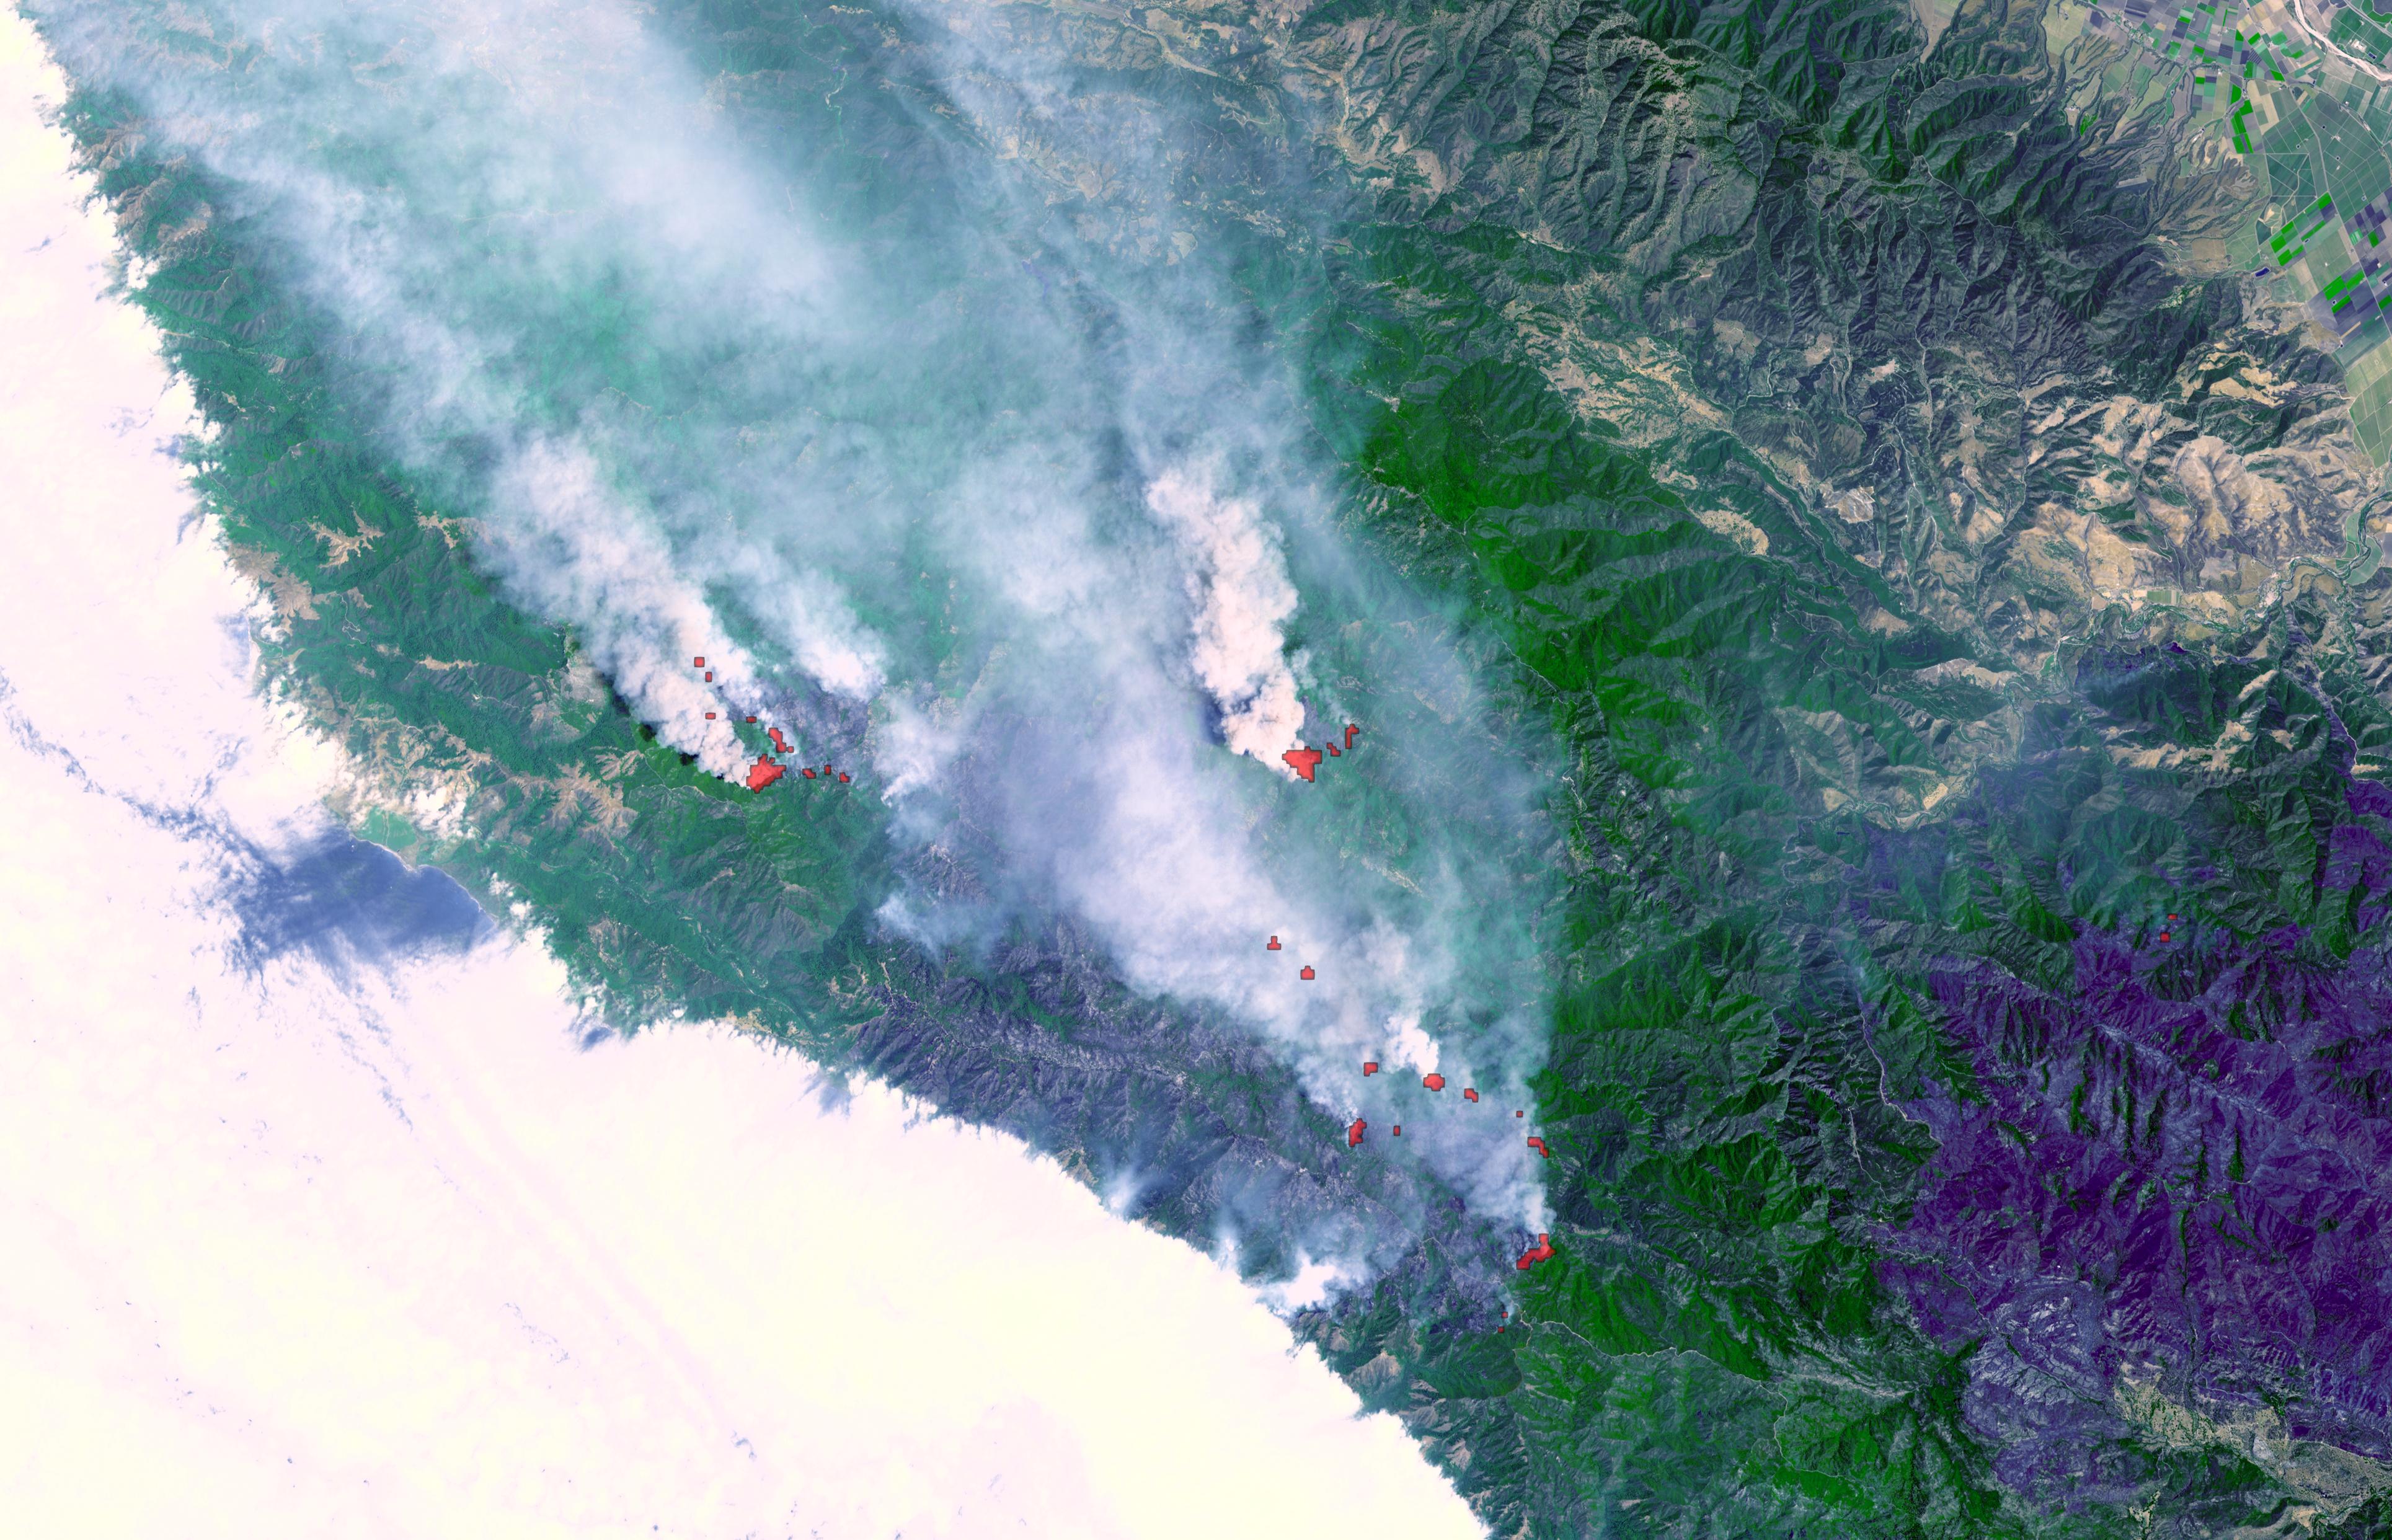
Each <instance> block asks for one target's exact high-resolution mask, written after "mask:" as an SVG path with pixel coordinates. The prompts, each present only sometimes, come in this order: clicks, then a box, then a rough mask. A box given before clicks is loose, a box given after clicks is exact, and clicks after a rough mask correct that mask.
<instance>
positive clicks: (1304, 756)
mask: <svg viewBox="0 0 2392 1540" xmlns="http://www.w3.org/2000/svg"><path fill="white" fill-rule="evenodd" d="M1280 758H1281V759H1284V760H1285V761H1287V768H1288V769H1290V770H1293V771H1295V773H1296V774H1298V775H1300V776H1302V777H1304V778H1305V779H1306V781H1309V780H1311V779H1312V772H1313V770H1315V769H1316V768H1317V767H1318V766H1319V763H1320V751H1319V749H1317V748H1292V749H1289V750H1288V751H1287V752H1286V753H1285V754H1282V755H1280Z"/></svg>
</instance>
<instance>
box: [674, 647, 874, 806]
mask: <svg viewBox="0 0 2392 1540" xmlns="http://www.w3.org/2000/svg"><path fill="white" fill-rule="evenodd" d="M689 661H690V666H692V667H695V668H696V669H697V670H698V671H699V672H700V673H702V674H704V675H705V676H706V682H707V683H708V684H712V683H713V682H714V671H713V670H712V669H710V668H708V667H707V666H706V659H705V658H703V657H694V658H692V659H690V660H689ZM706 719H707V720H708V721H709V722H710V721H712V720H714V719H715V713H713V712H711V711H709V712H708V713H707V714H706ZM747 722H748V725H749V726H751V727H752V726H754V725H755V722H756V718H753V717H750V718H747ZM764 732H765V735H766V736H768V737H770V738H771V739H772V740H773V748H775V749H777V750H779V751H780V752H781V753H782V754H785V755H786V754H792V753H795V752H796V751H795V750H793V749H791V748H790V747H789V741H788V740H787V739H786V738H784V737H782V736H781V730H780V729H779V728H777V727H768V728H766V729H765V730H764ZM788 772H789V767H787V766H786V765H784V764H782V763H781V762H780V761H779V760H776V759H774V758H773V756H772V755H771V754H769V753H766V754H760V755H758V756H757V757H756V762H755V763H754V764H752V765H750V766H748V767H747V789H748V790H749V791H751V792H760V791H762V790H763V789H764V788H765V787H767V786H769V785H771V784H772V783H773V782H775V781H778V780H779V779H781V777H783V776H784V775H786V774H787V773H788ZM798 773H799V775H802V776H804V777H805V778H806V779H807V780H809V781H828V780H829V779H831V778H832V777H833V776H837V777H838V779H839V780H841V781H845V780H847V779H848V774H847V771H845V770H834V769H832V768H831V767H830V766H829V765H828V764H825V765H824V766H823V768H822V769H821V770H814V769H812V768H811V767H809V766H805V765H800V766H799V767H798Z"/></svg>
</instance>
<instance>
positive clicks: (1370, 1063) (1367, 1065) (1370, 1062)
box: [1362, 1059, 1379, 1075]
mask: <svg viewBox="0 0 2392 1540" xmlns="http://www.w3.org/2000/svg"><path fill="white" fill-rule="evenodd" d="M1378 1072H1379V1061H1378V1060H1377V1059H1364V1060H1363V1061H1362V1073H1364V1074H1365V1075H1375V1074H1377V1073H1378Z"/></svg>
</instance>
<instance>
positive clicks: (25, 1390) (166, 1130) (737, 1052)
mask: <svg viewBox="0 0 2392 1540" xmlns="http://www.w3.org/2000/svg"><path fill="white" fill-rule="evenodd" d="M36 90H38V91H40V93H41V94H42V95H43V96H44V97H47V98H50V99H52V100H55V99H56V98H57V97H58V96H59V95H60V94H61V93H62V83H61V82H60V81H59V80H58V78H57V77H56V76H55V75H54V74H52V73H50V72H49V71H46V70H43V69H42V68H41V66H40V61H39V57H38V48H37V45H35V43H34V42H33V40H32V36H31V34H30V32H29V31H28V30H27V29H26V28H24V27H23V26H22V24H21V23H20V22H18V21H17V19H15V18H14V17H13V16H11V15H8V14H7V13H5V12H0V465H5V466H6V467H7V474H6V476H0V570H5V571H6V572H7V574H8V575H9V582H10V588H9V593H8V600H9V602H7V604H5V605H0V804H5V806H6V807H7V809H9V811H10V816H9V817H7V819H5V820H0V999H5V1000H6V1001H7V1030H6V1031H0V1233H5V1234H6V1235H7V1236H8V1237H9V1254H8V1257H7V1265H6V1266H5V1267H0V1384H5V1385H6V1386H7V1390H8V1394H7V1396H6V1397H5V1398H0V1440H5V1442H6V1445H7V1456H6V1467H5V1469H6V1477H5V1480H0V1485H5V1488H6V1492H7V1512H8V1514H9V1515H10V1516H11V1517H9V1519H8V1520H7V1527H8V1528H9V1529H10V1530H13V1531H15V1532H16V1533H19V1534H26V1535H40V1536H44V1537H58V1540H97V1537H100V1536H120V1535H121V1536H155V1535H174V1536H176V1537H178V1540H217V1537H225V1540H232V1537H239V1540H295V1537H305V1540H317V1537H320V1536H325V1535H336V1534H337V1535H360V1536H363V1535H472V1536H482V1535H489V1536H510V1537H533V1536H564V1535H572V1536H585V1537H593V1540H594V1537H615V1536H622V1537H628V1536H632V1535H648V1536H655V1535H662V1536H666V1537H680V1540H704V1537H717V1536H726V1535H738V1534H773V1535H787V1534H804V1535H814V1536H820V1537H822V1540H886V1537H887V1536H890V1535H892V1534H900V1533H903V1534H908V1535H919V1536H922V1537H924V1540H934V1537H938V1540H994V1537H996V1536H1000V1535H1009V1536H1019V1535H1023V1534H1036V1535H1040V1536H1053V1537H1055V1540H1146V1537H1153V1540H1166V1537H1176V1536H1183V1535H1191V1534H1192V1535H1219V1534H1240V1533H1259V1532H1262V1531H1267V1530H1268V1529H1271V1528H1274V1527H1276V1528H1283V1529H1285V1530H1287V1531H1288V1532H1290V1533H1303V1534H1319V1533H1322V1532H1325V1531H1330V1530H1332V1529H1334V1528H1336V1527H1338V1526H1349V1525H1359V1526H1361V1527H1363V1528H1366V1529H1367V1530H1369V1532H1370V1533H1371V1534H1373V1535H1374V1536H1387V1537H1394V1540H1460V1537H1462V1536H1465V1535H1471V1534H1479V1533H1481V1531H1480V1529H1479V1526H1478V1525H1476V1524H1475V1522H1474V1521H1473V1520H1472V1518H1471V1515H1470V1513H1469V1511H1468V1509H1467V1508H1466V1506H1465V1505H1464V1504H1463V1503H1462V1500H1461V1499H1460V1498H1459V1497H1457V1496H1456V1495H1454V1493H1453V1492H1452V1490H1451V1489H1450V1487H1449V1486H1448V1485H1447V1484H1446V1483H1445V1482H1443V1481H1441V1480H1440V1479H1439V1478H1438V1476H1437V1475H1436V1472H1435V1471H1434V1470H1432V1469H1430V1468H1429V1466H1428V1464H1427V1462H1426V1461H1425V1460H1424V1459H1423V1457H1422V1456H1421V1454H1420V1452H1419V1450H1418V1449H1417V1448H1415V1447H1414V1446H1412V1445H1411V1444H1410V1443H1409V1441H1408V1440H1407V1439H1406V1437H1405V1435H1404V1431H1403V1429H1402V1427H1401V1425H1400V1424H1399V1423H1398V1422H1397V1420H1396V1419H1395V1418H1394V1417H1389V1416H1387V1415H1385V1414H1378V1415H1373V1416H1368V1417H1365V1416H1361V1415H1359V1406H1358V1402H1357V1401H1356V1398H1355V1397H1354V1395H1353V1393H1352V1392H1351V1391H1348V1390H1347V1389H1346V1388H1345V1386H1343V1385H1342V1384H1340V1383H1339V1382H1338V1381H1337V1379H1336V1378H1335V1377H1334V1376H1333V1375H1332V1374H1331V1373H1330V1372H1329V1371H1328V1369H1327V1368H1326V1366H1325V1365H1322V1364H1321V1363H1320V1362H1319V1358H1318V1356H1317V1355H1315V1354H1313V1353H1311V1352H1309V1351H1308V1350H1305V1351H1297V1350H1295V1349H1294V1347H1293V1344H1292V1342H1291V1340H1290V1338H1289V1334H1288V1332H1287V1330H1286V1328H1285V1327H1284V1326H1282V1325H1280V1323H1279V1322H1277V1321H1275V1320H1273V1319H1272V1318H1271V1316H1270V1315H1269V1314H1267V1312H1266V1311H1265V1310H1264V1309H1262V1308H1261V1307H1260V1306H1258V1305H1257V1304H1256V1302H1255V1301H1254V1298H1253V1296H1252V1295H1251V1294H1250V1293H1249V1292H1248V1291H1247V1290H1245V1289H1243V1288H1241V1287H1240V1286H1239V1284H1238V1282H1237V1279H1236V1278H1235V1277H1234V1276H1233V1275H1227V1274H1225V1273H1223V1272H1222V1271H1221V1270H1220V1269H1218V1268H1217V1267H1215V1265H1213V1264H1212V1263H1210V1262H1207V1261H1206V1260H1205V1259H1204V1258H1202V1257H1201V1256H1199V1255H1197V1254H1196V1253H1194V1252H1193V1251H1191V1250H1189V1249H1187V1248H1185V1247H1183V1246H1180V1245H1178V1244H1177V1243H1176V1242H1172V1241H1169V1240H1166V1239H1165V1238H1163V1237H1162V1236H1157V1235H1155V1234H1153V1233H1152V1232H1150V1231H1147V1230H1143V1229H1139V1228H1137V1227H1135V1226H1132V1225H1128V1224H1124V1223H1120V1222H1119V1221H1117V1220H1114V1219H1112V1218H1111V1217H1110V1216H1108V1215H1107V1214H1105V1213H1104V1211H1103V1210H1102V1209H1101V1207H1100V1206H1099V1204H1098V1201H1097V1199H1096V1197H1095V1196H1094V1195H1093V1194H1091V1193H1089V1192H1088V1191H1086V1189H1085V1187H1083V1186H1081V1185H1080V1184H1077V1183H1075V1182H1074V1181H1073V1180H1072V1178H1070V1177H1069V1176H1067V1175H1066V1174H1065V1173H1064V1172H1063V1171H1060V1170H1059V1169H1058V1168H1057V1167H1056V1166H1055V1165H1054V1163H1053V1162H1051V1161H1047V1160H1043V1159H1038V1158H1033V1157H1031V1156H1030V1155H1029V1154H1028V1152H1026V1151H1025V1150H1023V1149H1022V1148H1021V1146H1020V1145H1019V1144H1018V1143H1017V1142H1015V1141H1013V1140H1010V1139H1007V1138H1003V1137H998V1136H993V1135H988V1134H985V1133H981V1132H978V1131H975V1130H971V1129H968V1128H963V1127H959V1126H957V1125H956V1124H955V1123H954V1122H952V1121H948V1120H944V1119H934V1118H930V1117H929V1116H928V1115H927V1113H926V1109H924V1108H923V1107H921V1106H918V1105H916V1104H912V1103H909V1102H908V1101H906V1100H905V1099H904V1098H903V1097H901V1096H898V1095H896V1094H893V1093H891V1092H890V1091H888V1090H887V1089H886V1088H879V1087H874V1086H871V1085H868V1084H863V1083H855V1084H852V1085H850V1086H848V1087H845V1088H844V1089H845V1090H847V1091H848V1092H849V1093H850V1094H848V1095H846V1096H844V1097H842V1098H841V1099H840V1105H838V1106H837V1107H836V1109H833V1108H827V1107H825V1105H824V1101H823V1098H822V1096H821V1095H820V1094H819V1093H820V1090H821V1085H820V1082H819V1081H818V1080H817V1077H816V1076H815V1074H814V1073H813V1072H812V1070H811V1068H809V1067H808V1066H807V1065H806V1064H804V1063H803V1062H802V1061H801V1060H799V1059H797V1058H795V1057H794V1056H791V1055H785V1054H775V1053H773V1052H772V1051H770V1050H769V1049H767V1048H766V1047H764V1046H763V1045H761V1044H760V1043H759V1042H756V1041H755V1040H754V1038H753V1037H752V1036H750V1035H748V1034H744V1033H733V1032H729V1031H721V1030H711V1029H666V1030H658V1031H654V1032H647V1033H642V1034H640V1035H639V1036H637V1037H635V1038H633V1039H631V1040H630V1041H628V1042H626V1041H623V1040H620V1039H608V1040H606V1041H604V1042H597V1043H594V1044H591V1043H585V1042H582V1041H581V1040H580V1039H579V1038H578V1036H577V1028H578V1026H579V1025H581V1024H579V1023H578V1022H577V1020H576V1018H575V1012H574V1008H573V1005H572V1003H571V1002H570V1001H569V1000H568V999H567V998H565V994H564V992H563V990H562V979H561V977H560V973H559V970H558V969H557V968H556V967H555V965H554V964H553V963H552V961H551V960H550V959H548V958H547V957H545V956H544V955H542V954H541V953H540V952H539V950H538V948H537V947H535V946H530V945H521V944H506V943H502V942H493V943H489V944H485V945H481V946H478V947H475V948H474V949H472V950H470V951H463V952H461V953H454V954H435V955H431V956H425V957H418V958H411V959H410V958H398V959H393V960H392V961H391V962H390V964H389V965H388V966H387V967H383V966H376V965H372V964H368V963H365V962H362V961H359V960H357V959H355V958H351V959H350V965H348V966H338V965H334V964H332V963H330V962H328V961H326V960H324V958H323V957H321V956H319V955H318V954H317V953H315V952H313V951H307V950H305V949H301V950H298V951H292V952H287V953H284V954H281V955H279V956H276V957H274V958H271V959H270V960H268V961H267V962H264V963H258V962H256V961H254V958H253V957H251V956H250V954H248V953H246V952H245V951H244V949H243V944H242V943H243V938H244V934H245V932H246V931H247V929H248V928H249V927H250V926H251V925H254V924H256V923H258V922H259V921H261V920H262V921H264V922H265V923H267V924H271V923H272V922H274V921H275V920H277V919H278V918H285V917H287V916H281V915H279V914H278V913H275V912H267V913H265V914H263V915H260V914H258V913H256V912H254V910H253V909H252V907H251V906H250V905H248V904H245V903H236V902H233V901H231V900H230V899H228V893H227V878H228V868H233V869H236V870H237V869H239V868H240V867H241V866H242V865H244V864H245V863H246V862H248V861H254V860H256V859H261V858H262V859H267V860H272V861H283V860H286V859H287V858H289V857H290V856H291V854H292V852H291V851H290V850H289V849H288V848H286V847H287V846H288V845H291V844H294V843H295V844H301V845H304V844H305V843H307V842H308V841H311V840H316V839H321V838H325V837H328V836H331V835H334V834H335V833H336V832H335V831H331V830H329V829H327V828H326V827H325V826H324V820H323V816H322V813H321V810H320V808H319V807H318V801H317V799H318V797H319V796H321V794H322V792H323V790H324V787H325V785H326V783H327V778H328V777H330V776H331V775H333V774H336V773H337V771H338V769H339V767H338V764H337V760H336V759H335V757H333V756H332V754H331V752H330V751H329V750H328V748H327V747H326V746H325V745H323V744H317V743H315V742H313V741H311V740H309V739H308V738H306V737H305V736H304V735H294V734H292V733H290V731H288V726H287V724H286V723H285V722H283V721H282V720H281V719H280V716H279V714H278V713H277V712H275V711H274V710H272V709H271V708H270V707H269V706H268V705H267V704H266V703H264V702H261V701H260V700H258V699H257V698H256V696H255V695H254V693H253V674H252V669H253V666H254V657H253V655H252V653H251V649H250V647H249V645H248V641H247V638H246V636H245V635H244V631H243V628H242V625H241V615H242V610H243V606H244V605H245V603H246V602H248V600H249V598H250V594H249V590H248V589H247V586H246V585H245V584H244V583H243V582H242V581H241V579H240V578H239V577H238V576H237V575H235V574H234V573H233V572H232V571H230V570H229V569H228V566H227V565H226V563H225V562H224V560H223V557H222V555H221V553H220V551H219V550H218V549H217V547H216V545H215V542H214V541H213V540H211V539H209V538H208V537H206V536H205V534H204V533H203V531H202V528H201V527H200V526H199V525H198V524H197V523H196V522H195V521H194V519H193V517H192V515H193V509H192V506H191V495H190V489H189V485H188V484H187V482H186V479H185V477H184V476H183V474H182V472H181V468H180V467H179V466H178V465H177V464H176V460H175V459H173V458H172V456H171V453H170V452H169V444H170V442H171V440H172V439H173V438H174V437H175V436H176V434H177V433H178V432H184V431H186V430H187V428H188V422H187V415H188V414H189V412H190V411H191V409H192V407H191V402H190V399H189V393H188V392H186V391H184V390H183V389H181V388H180V387H179V386H176V385H175V384H174V383H173V382H171V381H170V380H169V378H168V377H167V375H166V372H165V369H164V367H163V364H162V363H161V361H160V360H159V358H158V356H157V348H158V339H157V337H156V336H155V334H154V333H152V332H151V331H150V330H149V329H148V327H147V326H146V325H145V324H144V323H143V321H142V319H141V317H139V316H138V315H137V314H136V312H134V311H133V310H132V309H131V308H130V307H129V306H127V305H125V304H123V302H122V300H121V298H120V297H117V296H113V295H110V293H109V292H108V287H107V281H108V280H107V271H106V268H107V263H108V260H109V257H110V248H111V244H112V241H111V232H110V229H109V227H108V224H107V220H106V217H105V215H104V214H102V213H101V212H99V211H98V210H97V209H95V208H93V207H91V206H90V205H89V204H88V203H87V201H86V200H87V199H88V198H89V195H90V191H91V189H90V188H89V187H88V185H87V184H83V183H78V181H77V180H75V179H73V178H71V177H70V175H69V174H68V168H69V163H70V162H69V154H68V147H67V145H66V143H65V141H64V138H63V136H60V135H58V134H56V133H54V132H51V131H50V130H48V129H47V128H46V127H45V125H44V124H43V123H42V122H41V121H40V119H39V118H38V117H37V116H36V114H35V112H34V110H33V104H32V100H31V99H30V98H31V97H32V94H33V93H34V92H35V91H36ZM708 645H709V646H710V647H712V648H714V649H715V651H720V650H721V646H720V643H709V644H708ZM682 661H683V662H684V663H685V662H687V661H688V660H687V659H683V660H682ZM714 661H716V660H715V656H714V653H713V652H709V653H708V663H709V664H710V663H713V662H714ZM95 851H101V852H105V858H104V859H94V856H93V852H95ZM412 880H413V882H414V883H416V884H418V885H422V884H425V883H429V882H431V881H432V879H431V878H429V877H428V876H420V877H417V878H414V879H412ZM259 907H268V908H269V909H270V906H259ZM327 950H328V951H330V950H331V949H330V948H328V949H327ZM245 959H247V960H245ZM1257 1515H1262V1516H1263V1518H1262V1519H1261V1520H1260V1521H1258V1519H1257Z"/></svg>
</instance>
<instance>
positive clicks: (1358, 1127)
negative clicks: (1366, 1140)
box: [1345, 1118, 1371, 1149]
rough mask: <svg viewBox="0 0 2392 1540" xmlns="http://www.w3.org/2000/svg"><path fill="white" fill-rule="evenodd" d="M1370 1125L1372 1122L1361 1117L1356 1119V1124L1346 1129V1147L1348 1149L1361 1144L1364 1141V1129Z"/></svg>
mask: <svg viewBox="0 0 2392 1540" xmlns="http://www.w3.org/2000/svg"><path fill="white" fill-rule="evenodd" d="M1370 1126H1371V1125H1370V1124H1368V1123H1366V1122H1364V1121H1363V1120H1362V1119H1359V1118H1357V1119H1354V1126H1353V1127H1352V1128H1349V1129H1347V1130H1346V1131H1345V1147H1346V1148H1347V1149H1352V1148H1353V1147H1354V1146H1355V1145H1358V1144H1360V1143H1361V1142H1362V1131H1363V1130H1364V1129H1366V1128H1369V1127H1370Z"/></svg>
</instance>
